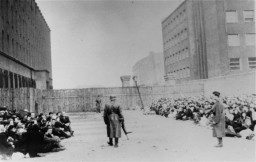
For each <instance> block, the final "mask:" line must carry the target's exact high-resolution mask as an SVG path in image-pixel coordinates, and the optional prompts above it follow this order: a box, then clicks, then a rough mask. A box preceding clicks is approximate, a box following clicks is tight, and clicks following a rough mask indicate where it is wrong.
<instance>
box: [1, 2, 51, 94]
mask: <svg viewBox="0 0 256 162" xmlns="http://www.w3.org/2000/svg"><path fill="white" fill-rule="evenodd" d="M20 87H34V88H39V89H51V88H52V65H51V41H50V28H49V27H48V25H47V23H46V21H45V19H44V17H43V15H42V13H41V11H40V9H39V7H38V6H37V4H36V2H35V0H26V1H24V0H0V88H20Z"/></svg>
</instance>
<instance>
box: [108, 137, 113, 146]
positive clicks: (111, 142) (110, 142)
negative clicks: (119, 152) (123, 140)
mask: <svg viewBox="0 0 256 162" xmlns="http://www.w3.org/2000/svg"><path fill="white" fill-rule="evenodd" d="M108 145H109V146H113V139H112V138H109V142H108Z"/></svg>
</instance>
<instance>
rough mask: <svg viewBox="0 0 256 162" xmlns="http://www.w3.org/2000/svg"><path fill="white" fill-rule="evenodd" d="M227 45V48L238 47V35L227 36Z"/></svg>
mask: <svg viewBox="0 0 256 162" xmlns="http://www.w3.org/2000/svg"><path fill="white" fill-rule="evenodd" d="M228 45H229V46H239V45H240V39H239V35H238V34H229V35H228Z"/></svg>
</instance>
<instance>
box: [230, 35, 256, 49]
mask: <svg viewBox="0 0 256 162" xmlns="http://www.w3.org/2000/svg"><path fill="white" fill-rule="evenodd" d="M240 44H241V42H240V37H239V35H238V34H228V45H229V46H240ZM245 45H246V46H255V33H246V34H245Z"/></svg>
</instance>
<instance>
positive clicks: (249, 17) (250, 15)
mask: <svg viewBox="0 0 256 162" xmlns="http://www.w3.org/2000/svg"><path fill="white" fill-rule="evenodd" d="M253 21H254V10H245V11H244V22H253Z"/></svg>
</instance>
